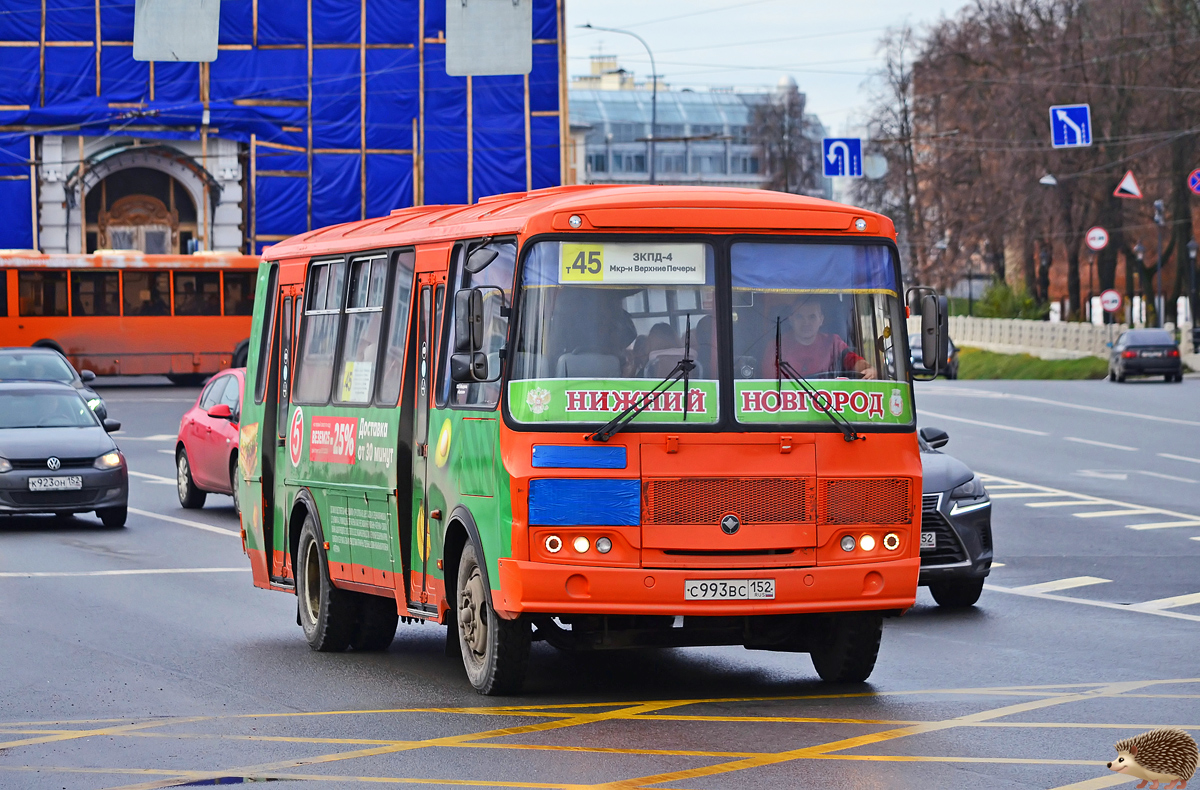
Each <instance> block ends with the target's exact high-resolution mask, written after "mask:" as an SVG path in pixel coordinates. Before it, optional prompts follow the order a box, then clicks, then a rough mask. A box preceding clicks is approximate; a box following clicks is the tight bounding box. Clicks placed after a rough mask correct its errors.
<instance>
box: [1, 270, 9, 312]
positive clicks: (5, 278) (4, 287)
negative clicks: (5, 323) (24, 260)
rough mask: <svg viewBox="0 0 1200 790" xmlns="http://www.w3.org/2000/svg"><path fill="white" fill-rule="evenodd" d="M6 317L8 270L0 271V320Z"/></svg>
mask: <svg viewBox="0 0 1200 790" xmlns="http://www.w3.org/2000/svg"><path fill="white" fill-rule="evenodd" d="M7 317H8V269H0V318H7Z"/></svg>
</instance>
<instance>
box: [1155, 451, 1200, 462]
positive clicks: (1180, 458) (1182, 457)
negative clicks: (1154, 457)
mask: <svg viewBox="0 0 1200 790" xmlns="http://www.w3.org/2000/svg"><path fill="white" fill-rule="evenodd" d="M1158 457H1159V458H1170V459H1171V460H1172V461H1187V462H1188V463H1191V464H1200V458H1190V457H1188V456H1186V455H1174V454H1173V453H1159V454H1158Z"/></svg>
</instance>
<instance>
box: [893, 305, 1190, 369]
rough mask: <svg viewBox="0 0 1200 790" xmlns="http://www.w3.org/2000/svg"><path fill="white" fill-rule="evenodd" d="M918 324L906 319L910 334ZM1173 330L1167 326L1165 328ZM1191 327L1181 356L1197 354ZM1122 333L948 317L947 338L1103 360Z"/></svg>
mask: <svg viewBox="0 0 1200 790" xmlns="http://www.w3.org/2000/svg"><path fill="white" fill-rule="evenodd" d="M920 322H921V319H920V318H919V317H916V316H914V317H913V318H910V319H909V332H910V334H912V333H915V332H918V331H919V330H920ZM1173 328H1174V327H1172V326H1170V325H1168V329H1173ZM1191 328H1192V327H1191V324H1184V325H1183V327H1182V329H1183V332H1182V333H1181V334H1182V337H1181V338H1180V340H1179V351H1180V353H1181V354H1183V355H1189V354H1196V353H1197V352H1196V350H1195V349H1193V348H1192V333H1191ZM1124 330H1125V325H1124V324H1108V325H1105V326H1098V325H1096V324H1085V323H1080V322H1076V321H1060V322H1055V321H1030V320H1025V319H1021V318H974V317H971V316H960V315H956V316H951V317H950V338H951V339H952V340H953V341H954V342H955V344H957V345H960V346H972V347H974V348H982V349H986V350H988V351H996V352H999V353H1004V354H1032V355H1033V356H1035V357H1041V358H1043V359H1076V358H1079V357H1091V356H1095V357H1107V356H1108V343H1109V341H1110V340H1116V338H1117V336H1118V335H1119V334H1121V332H1123V331H1124ZM1192 367H1193V368H1194V367H1196V365H1192Z"/></svg>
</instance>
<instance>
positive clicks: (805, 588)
mask: <svg viewBox="0 0 1200 790" xmlns="http://www.w3.org/2000/svg"><path fill="white" fill-rule="evenodd" d="M499 564H500V580H499V581H500V591H499V592H493V593H492V597H493V601H494V603H495V606H496V609H498V610H500V611H501V612H503V613H504V614H506V615H508V616H509V617H515V616H517V615H520V614H523V613H539V614H669V615H762V614H800V613H810V612H839V611H841V612H848V611H863V610H904V609H908V608H910V607H911V606H912V605H913V603H914V602H915V601H916V595H917V576H918V575H919V574H920V570H921V560H920V559H919V558H916V557H914V558H911V559H902V560H892V561H888V562H873V563H862V564H858V565H837V566H821V567H810V568H763V569H720V570H713V569H706V570H679V569H677V568H670V569H665V568H606V567H597V566H594V565H561V564H551V563H542V562H528V561H524V560H515V559H502V560H500V563H499ZM741 579H774V580H775V598H774V599H773V600H761V599H760V600H718V601H714V600H707V601H704V600H686V599H685V597H684V582H685V581H694V580H701V581H722V580H741Z"/></svg>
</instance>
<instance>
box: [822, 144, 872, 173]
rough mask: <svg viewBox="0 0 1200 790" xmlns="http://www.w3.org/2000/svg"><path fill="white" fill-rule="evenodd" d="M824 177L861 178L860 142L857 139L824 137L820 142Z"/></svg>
mask: <svg viewBox="0 0 1200 790" xmlns="http://www.w3.org/2000/svg"><path fill="white" fill-rule="evenodd" d="M821 153H822V154H823V155H824V160H825V176H826V177H827V178H832V177H835V176H848V177H850V178H862V140H860V139H858V138H857V137H826V138H825V139H824V140H822V141H821Z"/></svg>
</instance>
